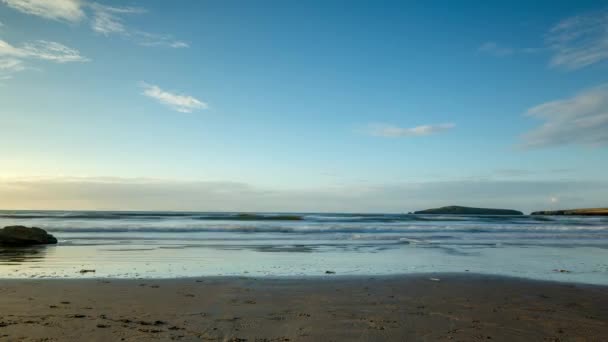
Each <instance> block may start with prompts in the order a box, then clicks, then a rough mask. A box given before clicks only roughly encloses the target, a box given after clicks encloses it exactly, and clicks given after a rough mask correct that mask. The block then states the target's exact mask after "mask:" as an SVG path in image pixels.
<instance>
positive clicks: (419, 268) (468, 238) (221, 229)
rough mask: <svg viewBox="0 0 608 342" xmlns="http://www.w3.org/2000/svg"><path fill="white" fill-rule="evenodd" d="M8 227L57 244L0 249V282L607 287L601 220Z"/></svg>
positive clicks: (340, 218)
mask: <svg viewBox="0 0 608 342" xmlns="http://www.w3.org/2000/svg"><path fill="white" fill-rule="evenodd" d="M14 224H22V225H27V226H37V227H41V228H44V229H46V230H47V231H49V232H50V233H52V234H54V235H55V236H56V237H57V238H58V239H59V244H58V245H57V246H49V247H37V248H26V249H8V248H4V249H0V277H2V278H30V277H68V278H82V277H120V278H138V277H143V278H145V277H150V278H167V277H189V276H205V275H249V276H256V277H259V276H273V277H281V276H309V275H323V274H325V271H327V270H330V271H335V272H336V273H337V274H342V275H387V274H403V273H423V272H466V271H469V272H475V273H483V274H497V275H510V276H519V277H527V278H533V279H548V280H558V281H571V282H581V283H592V284H603V285H608V218H605V217H604V218H601V217H533V216H437V215H380V214H373V215H363V214H316V213H309V214H290V213H288V214H283V213H281V214H274V213H266V214H261V213H256V214H247V215H243V214H238V213H181V212H180V213H174V212H57V211H54V212H48V211H0V226H6V225H14ZM81 269H94V270H95V273H85V274H81V273H79V271H80V270H81ZM559 270H565V271H567V272H560V271H559Z"/></svg>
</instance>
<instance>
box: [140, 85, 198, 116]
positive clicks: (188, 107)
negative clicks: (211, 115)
mask: <svg viewBox="0 0 608 342" xmlns="http://www.w3.org/2000/svg"><path fill="white" fill-rule="evenodd" d="M141 86H142V87H143V88H144V91H143V93H142V94H143V95H145V96H147V97H150V98H153V99H155V100H157V101H158V102H160V103H162V104H164V105H166V106H168V107H169V108H171V109H173V110H176V111H178V112H182V113H191V112H192V111H194V110H198V109H207V108H208V107H209V106H208V105H207V104H206V103H205V102H202V101H200V100H198V99H196V98H194V97H192V96H190V95H179V94H175V93H170V92H168V91H164V90H162V89H161V88H159V87H158V86H155V85H151V84H147V83H142V84H141Z"/></svg>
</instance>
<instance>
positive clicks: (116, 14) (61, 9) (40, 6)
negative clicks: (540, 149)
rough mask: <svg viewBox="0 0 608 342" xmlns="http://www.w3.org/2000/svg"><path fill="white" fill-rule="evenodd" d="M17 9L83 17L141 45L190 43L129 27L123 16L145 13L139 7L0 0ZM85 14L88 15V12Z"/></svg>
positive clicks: (106, 33)
mask: <svg viewBox="0 0 608 342" xmlns="http://www.w3.org/2000/svg"><path fill="white" fill-rule="evenodd" d="M0 1H1V2H4V3H5V4H7V5H8V6H9V7H12V8H14V9H16V10H18V11H20V12H23V13H27V14H31V15H36V16H39V17H43V18H47V19H53V20H59V21H65V22H71V23H76V22H81V21H84V20H85V19H86V21H88V23H89V25H90V27H91V29H92V30H93V31H94V32H96V33H99V34H102V35H104V36H110V35H120V36H122V37H124V38H127V39H129V40H132V41H133V42H135V43H137V44H139V45H142V46H158V47H168V48H187V47H189V44H188V43H186V42H183V41H180V40H177V39H175V38H174V37H173V36H171V35H168V34H158V33H151V32H147V31H143V30H139V29H135V28H131V27H129V26H128V25H127V24H125V16H128V15H136V14H142V13H145V12H146V10H145V9H143V8H139V7H116V6H106V5H103V4H100V3H96V2H87V1H84V0H82V1H81V0H0ZM87 14H88V15H87Z"/></svg>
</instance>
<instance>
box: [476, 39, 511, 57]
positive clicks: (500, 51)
mask: <svg viewBox="0 0 608 342" xmlns="http://www.w3.org/2000/svg"><path fill="white" fill-rule="evenodd" d="M477 51H479V52H481V53H487V54H490V55H493V56H497V57H504V56H509V55H512V54H513V53H514V49H513V48H510V47H506V46H502V45H499V44H498V43H495V42H486V43H483V44H482V45H481V46H480V47H479V48H478V49H477Z"/></svg>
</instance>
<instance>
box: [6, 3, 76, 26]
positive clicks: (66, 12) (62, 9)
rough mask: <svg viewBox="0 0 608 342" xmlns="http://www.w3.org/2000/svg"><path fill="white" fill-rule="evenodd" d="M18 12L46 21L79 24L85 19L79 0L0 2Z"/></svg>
mask: <svg viewBox="0 0 608 342" xmlns="http://www.w3.org/2000/svg"><path fill="white" fill-rule="evenodd" d="M0 1H2V2H3V3H5V4H6V5H7V6H9V7H12V8H14V9H16V10H18V11H20V12H23V13H26V14H30V15H35V16H39V17H43V18H47V19H52V20H58V21H66V22H72V23H75V22H79V21H81V20H82V19H84V18H85V17H86V15H85V13H84V11H83V10H82V1H80V0H0Z"/></svg>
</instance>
